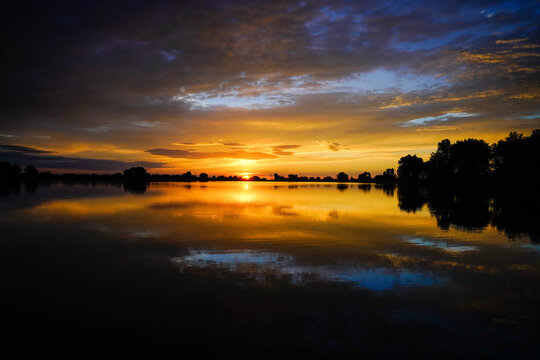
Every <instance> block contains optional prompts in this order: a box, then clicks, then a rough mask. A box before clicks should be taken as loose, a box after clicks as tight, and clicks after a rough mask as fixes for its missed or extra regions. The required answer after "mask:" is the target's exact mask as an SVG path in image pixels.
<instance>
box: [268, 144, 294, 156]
mask: <svg viewBox="0 0 540 360" xmlns="http://www.w3.org/2000/svg"><path fill="white" fill-rule="evenodd" d="M299 147H300V145H277V146H272V154H274V155H279V156H292V155H294V152H293V151H286V150H290V149H297V148H299Z"/></svg>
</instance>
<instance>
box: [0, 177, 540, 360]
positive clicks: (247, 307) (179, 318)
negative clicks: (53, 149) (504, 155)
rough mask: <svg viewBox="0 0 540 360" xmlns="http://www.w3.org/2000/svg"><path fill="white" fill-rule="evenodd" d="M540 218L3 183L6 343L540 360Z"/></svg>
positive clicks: (318, 191)
mask: <svg viewBox="0 0 540 360" xmlns="http://www.w3.org/2000/svg"><path fill="white" fill-rule="evenodd" d="M126 190H129V191H126ZM535 214H536V213H534V212H533V213H531V212H530V211H529V210H524V208H523V207H520V205H519V202H518V203H517V205H516V199H513V198H512V197H510V198H506V199H504V198H503V200H500V199H493V198H490V197H483V196H478V197H477V194H469V195H462V196H461V197H460V196H458V195H453V194H452V195H450V194H446V195H445V196H440V197H434V196H433V195H430V194H427V193H426V192H425V191H424V190H418V189H416V190H412V191H409V190H405V189H394V188H391V187H390V188H388V187H386V188H385V187H376V186H374V185H373V186H371V185H357V184H349V185H336V184H292V183H270V182H269V183H253V182H249V183H247V182H235V183H232V182H230V183H207V184H201V183H196V184H183V183H153V184H150V185H149V186H148V187H147V188H145V187H131V188H128V189H123V188H121V187H119V186H114V185H104V184H102V185H94V186H92V185H66V184H53V185H50V186H40V187H37V188H36V187H34V186H28V187H27V188H26V191H25V188H24V186H23V187H22V189H20V191H19V190H15V191H13V190H5V191H3V192H2V196H1V197H0V226H1V229H2V230H1V233H2V236H1V241H0V244H1V245H0V246H1V248H0V250H1V251H0V256H1V258H0V261H1V263H2V267H3V270H2V273H3V278H4V280H3V283H2V288H3V291H2V293H3V295H2V297H3V299H4V301H7V305H6V306H5V314H4V316H3V324H2V327H3V329H4V330H5V331H6V333H7V335H6V336H4V338H3V339H4V340H6V343H8V344H10V345H12V346H13V347H14V348H15V349H16V350H17V352H18V354H19V356H18V357H22V356H23V355H25V354H28V353H32V354H42V355H43V354H47V353H53V354H57V355H66V354H68V355H69V354H70V355H72V356H74V357H81V356H83V355H101V356H104V355H110V354H120V355H124V356H129V355H146V356H147V357H149V358H156V357H161V356H164V355H166V356H168V357H170V358H184V357H187V354H189V353H191V352H192V351H196V354H198V355H200V356H203V354H234V355H236V356H242V355H247V356H250V357H252V358H260V357H266V356H268V357H295V358H310V357H313V356H328V357H332V358H337V357H353V358H359V357H361V356H362V355H366V356H367V357H368V358H390V357H392V358H447V357H452V358H464V357H475V358H534V357H537V356H538V355H539V354H540V339H539V337H538V336H539V334H540V331H539V329H540V326H539V324H538V321H539V320H540V311H539V309H540V245H538V243H537V239H538V233H537V229H538V224H537V223H538V221H540V219H536V218H535Z"/></svg>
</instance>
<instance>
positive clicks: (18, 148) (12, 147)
mask: <svg viewBox="0 0 540 360" xmlns="http://www.w3.org/2000/svg"><path fill="white" fill-rule="evenodd" d="M2 151H13V152H20V153H25V154H54V153H55V151H48V150H39V149H35V148H31V147H28V146H21V145H0V154H1V152H2Z"/></svg>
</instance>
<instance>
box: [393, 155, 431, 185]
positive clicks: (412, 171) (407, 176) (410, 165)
mask: <svg viewBox="0 0 540 360" xmlns="http://www.w3.org/2000/svg"><path fill="white" fill-rule="evenodd" d="M398 164H399V167H398V171H397V173H398V177H399V180H400V181H409V182H410V181H419V180H420V176H421V175H422V172H423V171H424V160H423V159H422V158H420V157H417V156H416V155H413V156H411V155H407V156H404V157H402V158H401V159H399V162H398Z"/></svg>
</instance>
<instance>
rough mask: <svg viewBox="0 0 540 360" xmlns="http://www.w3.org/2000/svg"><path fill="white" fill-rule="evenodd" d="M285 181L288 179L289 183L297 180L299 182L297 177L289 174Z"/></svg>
mask: <svg viewBox="0 0 540 360" xmlns="http://www.w3.org/2000/svg"><path fill="white" fill-rule="evenodd" d="M287 179H288V180H289V181H298V180H300V178H299V177H298V175H296V174H289V176H288V177H287Z"/></svg>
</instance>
